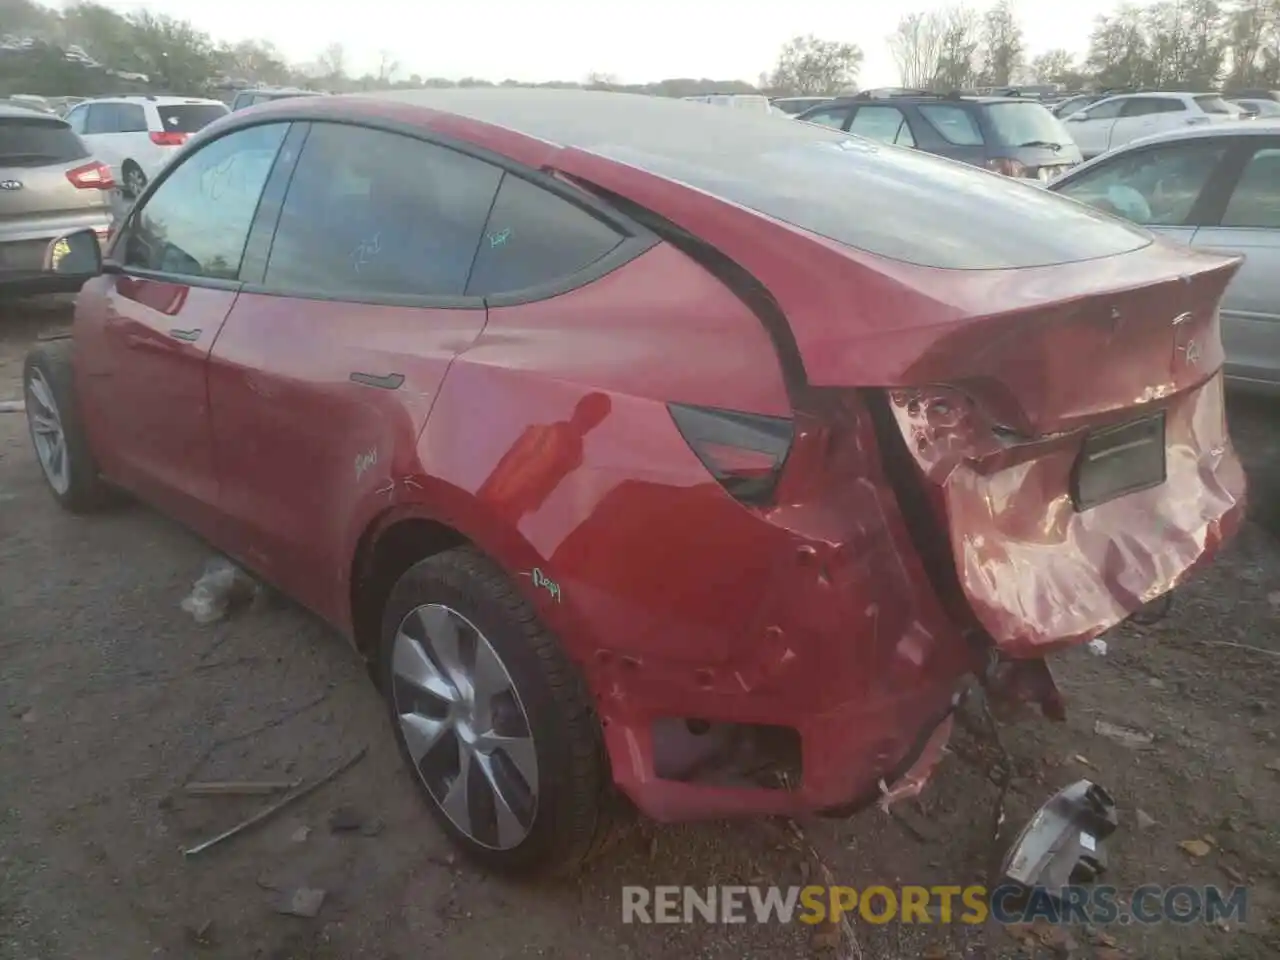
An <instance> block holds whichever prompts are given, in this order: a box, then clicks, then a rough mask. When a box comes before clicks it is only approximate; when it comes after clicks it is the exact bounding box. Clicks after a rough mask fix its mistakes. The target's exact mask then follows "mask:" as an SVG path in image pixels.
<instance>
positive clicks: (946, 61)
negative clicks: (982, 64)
mask: <svg viewBox="0 0 1280 960" xmlns="http://www.w3.org/2000/svg"><path fill="white" fill-rule="evenodd" d="M943 20H944V23H945V29H944V30H943V33H942V44H941V49H940V51H939V53H938V69H937V74H936V76H935V77H934V86H935V87H937V89H939V90H964V89H967V88H969V87H972V86H974V85H975V84H976V82H977V79H978V78H977V69H976V64H977V60H978V47H979V45H980V37H981V33H980V27H981V24H980V21H979V19H978V14H977V13H976V12H975V11H974V10H973V9H972V8H971V7H965V6H956V7H951V8H950V9H948V10H947V11H945V13H944V14H943Z"/></svg>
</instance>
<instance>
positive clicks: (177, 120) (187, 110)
mask: <svg viewBox="0 0 1280 960" xmlns="http://www.w3.org/2000/svg"><path fill="white" fill-rule="evenodd" d="M156 111H157V112H158V113H159V114H160V121H161V122H162V123H163V124H164V129H165V131H166V132H167V133H195V132H196V131H197V130H200V129H201V128H203V127H205V126H208V125H209V124H211V123H213V121H215V120H217V119H218V118H219V117H223V116H226V115H227V114H228V113H229V112H230V111H229V110H227V108H226V105H225V104H221V103H173V104H159V105H157V106H156Z"/></svg>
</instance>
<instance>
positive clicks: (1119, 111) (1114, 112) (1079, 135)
mask: <svg viewBox="0 0 1280 960" xmlns="http://www.w3.org/2000/svg"><path fill="white" fill-rule="evenodd" d="M1239 118H1240V109H1239V108H1238V107H1233V106H1232V105H1231V104H1229V103H1227V101H1225V100H1223V99H1222V97H1221V96H1219V95H1218V94H1216V93H1159V92H1148V93H1122V94H1119V95H1117V96H1114V97H1107V98H1105V99H1102V100H1099V101H1098V102H1097V103H1093V104H1090V105H1089V106H1088V107H1087V108H1085V109H1084V110H1080V111H1078V112H1077V113H1073V114H1071V115H1070V116H1068V117H1067V118H1066V123H1067V129H1068V130H1070V131H1071V138H1072V139H1073V140H1075V142H1076V145H1077V146H1079V147H1080V152H1081V153H1082V154H1084V156H1085V158H1086V159H1089V158H1091V157H1096V156H1098V155H1099V154H1103V153H1106V152H1107V151H1108V150H1114V149H1115V148H1116V147H1123V146H1124V145H1125V144H1127V143H1130V142H1131V141H1133V140H1137V139H1138V138H1139V137H1145V136H1149V135H1151V134H1153V133H1160V132H1162V131H1164V130H1173V129H1176V128H1178V127H1186V126H1195V125H1197V124H1204V123H1222V122H1225V121H1230V120H1238V119H1239Z"/></svg>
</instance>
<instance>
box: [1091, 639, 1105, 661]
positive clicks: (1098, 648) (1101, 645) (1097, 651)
mask: <svg viewBox="0 0 1280 960" xmlns="http://www.w3.org/2000/svg"><path fill="white" fill-rule="evenodd" d="M1088 646H1089V652H1090V653H1092V654H1093V655H1094V656H1095V657H1105V656H1106V655H1107V641H1105V640H1103V639H1102V638H1101V637H1098V638H1095V639H1093V640H1090V641H1089V644H1088Z"/></svg>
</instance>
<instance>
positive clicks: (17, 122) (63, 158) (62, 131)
mask: <svg viewBox="0 0 1280 960" xmlns="http://www.w3.org/2000/svg"><path fill="white" fill-rule="evenodd" d="M87 156H89V151H88V150H87V149H85V145H84V142H83V141H82V140H81V139H80V138H79V137H77V136H76V135H75V133H73V132H72V130H71V128H70V127H69V126H67V124H65V123H63V122H62V121H61V120H48V119H44V118H41V117H39V116H32V117H31V119H30V120H28V119H27V118H25V117H21V118H19V117H0V166H9V167H35V166H41V165H43V164H53V163H70V162H71V161H73V160H83V159H84V158H85V157H87Z"/></svg>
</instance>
